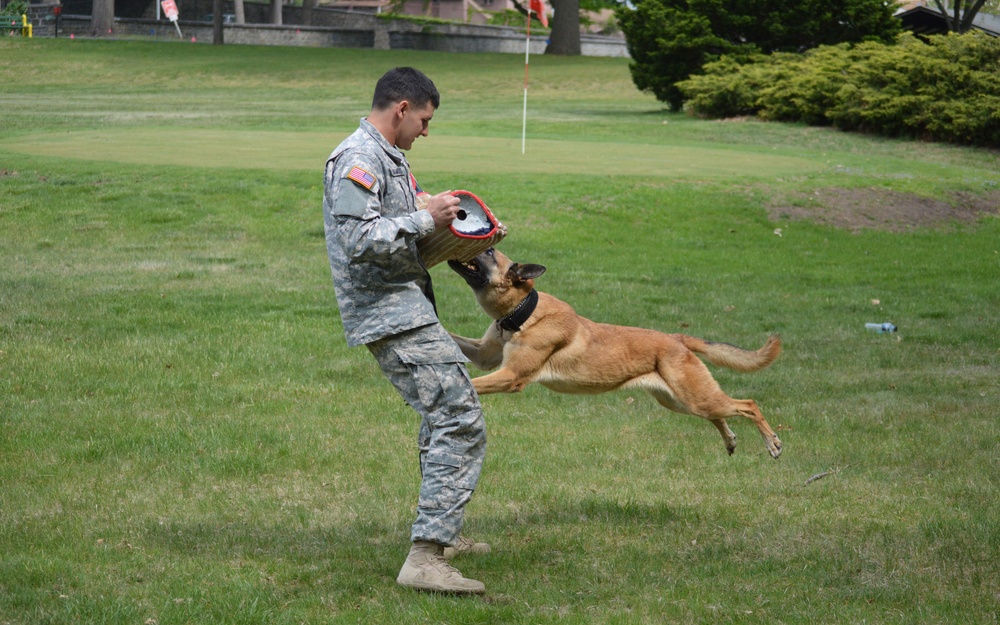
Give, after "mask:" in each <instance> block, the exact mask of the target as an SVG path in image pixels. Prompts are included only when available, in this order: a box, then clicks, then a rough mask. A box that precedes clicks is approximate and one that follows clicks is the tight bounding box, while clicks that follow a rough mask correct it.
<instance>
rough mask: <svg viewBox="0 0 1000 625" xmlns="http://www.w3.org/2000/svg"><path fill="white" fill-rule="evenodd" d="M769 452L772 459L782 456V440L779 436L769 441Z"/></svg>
mask: <svg viewBox="0 0 1000 625" xmlns="http://www.w3.org/2000/svg"><path fill="white" fill-rule="evenodd" d="M767 451H768V452H770V454H771V457H772V458H777V457H778V456H780V455H781V440H780V439H779V438H778V437H777V436H775V437H774V438H773V439H769V440H768V441H767Z"/></svg>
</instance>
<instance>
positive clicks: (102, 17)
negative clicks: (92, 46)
mask: <svg viewBox="0 0 1000 625" xmlns="http://www.w3.org/2000/svg"><path fill="white" fill-rule="evenodd" d="M114 27H115V0H94V7H93V11H92V12H91V14H90V34H91V35H93V36H95V37H103V36H105V35H110V34H111V33H112V30H113V29H114Z"/></svg>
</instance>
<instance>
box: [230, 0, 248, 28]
mask: <svg viewBox="0 0 1000 625" xmlns="http://www.w3.org/2000/svg"><path fill="white" fill-rule="evenodd" d="M233 13H235V14H236V17H235V19H236V23H237V24H246V23H247V18H246V12H245V11H244V10H243V0H233Z"/></svg>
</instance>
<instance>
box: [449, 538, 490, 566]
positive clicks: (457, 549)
mask: <svg viewBox="0 0 1000 625" xmlns="http://www.w3.org/2000/svg"><path fill="white" fill-rule="evenodd" d="M489 552H490V545H489V543H477V542H476V541H474V540H472V539H471V538H466V537H465V536H459V537H458V540H457V541H455V544H454V545H452V546H451V547H445V548H444V559H445V560H451V559H452V558H454V557H456V556H463V555H466V554H471V555H474V556H478V555H482V554H484V553H489Z"/></svg>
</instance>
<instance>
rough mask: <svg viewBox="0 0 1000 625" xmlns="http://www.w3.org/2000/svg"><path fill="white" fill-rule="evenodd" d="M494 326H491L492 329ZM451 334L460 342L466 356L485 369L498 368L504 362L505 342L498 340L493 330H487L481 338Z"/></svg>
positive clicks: (454, 339)
mask: <svg viewBox="0 0 1000 625" xmlns="http://www.w3.org/2000/svg"><path fill="white" fill-rule="evenodd" d="M492 327H493V326H490V328H491V329H492ZM448 334H451V338H452V340H453V341H455V343H457V344H458V348H459V349H461V350H462V353H463V354H465V357H466V358H468V359H469V360H471V361H472V364H474V365H476V366H477V367H479V368H480V369H482V370H483V371H490V370H493V369H496V368H497V367H499V366H500V363H501V362H503V344H502V343H500V342H499V341H498V340H496V337H494V336H493V333H492V332H491V331H489V330H488V331H487V332H486V334H485V335H484V336H483V338H481V339H469V338H466V337H464V336H458V335H457V334H452V333H451V332H449V333H448Z"/></svg>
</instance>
